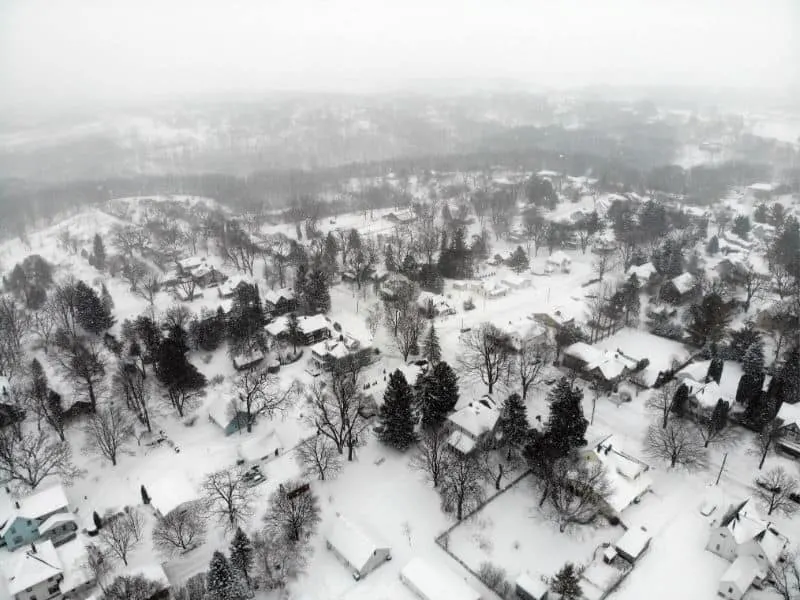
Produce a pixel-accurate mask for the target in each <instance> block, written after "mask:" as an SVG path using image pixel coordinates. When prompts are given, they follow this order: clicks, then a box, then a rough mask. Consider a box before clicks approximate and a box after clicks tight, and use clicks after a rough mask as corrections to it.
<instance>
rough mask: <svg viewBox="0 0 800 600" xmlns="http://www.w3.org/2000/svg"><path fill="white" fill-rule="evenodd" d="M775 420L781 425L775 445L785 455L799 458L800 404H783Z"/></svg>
mask: <svg viewBox="0 0 800 600" xmlns="http://www.w3.org/2000/svg"><path fill="white" fill-rule="evenodd" d="M777 419H778V420H779V421H780V423H781V425H780V437H779V438H778V440H777V442H776V445H777V446H778V447H779V448H780V449H781V450H783V451H784V452H786V453H787V454H790V455H792V456H794V457H795V458H800V404H789V403H787V402H784V403H783V404H781V407H780V409H778V415H777Z"/></svg>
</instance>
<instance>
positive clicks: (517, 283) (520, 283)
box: [500, 275, 531, 287]
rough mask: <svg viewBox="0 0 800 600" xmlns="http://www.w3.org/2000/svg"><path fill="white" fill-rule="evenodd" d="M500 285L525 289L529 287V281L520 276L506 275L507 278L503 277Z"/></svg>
mask: <svg viewBox="0 0 800 600" xmlns="http://www.w3.org/2000/svg"><path fill="white" fill-rule="evenodd" d="M500 283H502V284H505V285H507V286H509V287H526V286H528V285H530V283H531V280H530V279H528V278H527V277H522V276H520V275H508V276H507V277H503V279H501V280H500Z"/></svg>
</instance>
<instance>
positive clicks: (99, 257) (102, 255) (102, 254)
mask: <svg viewBox="0 0 800 600" xmlns="http://www.w3.org/2000/svg"><path fill="white" fill-rule="evenodd" d="M92 246H93V251H92V252H93V254H94V265H95V266H96V267H97V268H98V269H99V270H101V271H102V270H103V269H105V268H106V247H105V246H104V245H103V238H101V237H100V234H99V233H95V234H94V243H93V244H92Z"/></svg>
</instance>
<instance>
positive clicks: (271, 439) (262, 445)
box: [238, 429, 283, 462]
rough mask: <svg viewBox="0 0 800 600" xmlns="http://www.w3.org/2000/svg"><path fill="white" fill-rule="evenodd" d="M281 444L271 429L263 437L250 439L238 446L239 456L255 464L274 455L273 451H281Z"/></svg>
mask: <svg viewBox="0 0 800 600" xmlns="http://www.w3.org/2000/svg"><path fill="white" fill-rule="evenodd" d="M282 448H283V442H282V441H281V438H280V436H279V435H278V434H277V432H276V431H275V430H274V429H272V430H270V431H269V432H268V433H266V434H265V435H262V436H259V437H251V438H248V439H246V440H245V441H243V442H242V443H241V444H239V448H238V452H239V456H240V457H241V458H243V459H244V460H246V461H249V462H255V461H257V460H261V459H262V458H264V457H265V456H268V455H272V454H275V450H281V449H282Z"/></svg>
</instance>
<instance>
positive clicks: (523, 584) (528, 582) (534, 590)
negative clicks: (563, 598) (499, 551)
mask: <svg viewBox="0 0 800 600" xmlns="http://www.w3.org/2000/svg"><path fill="white" fill-rule="evenodd" d="M514 585H516V586H517V587H518V588H519V589H521V590H522V591H523V592H525V593H527V594H528V595H529V596H530V597H531V598H534V599H535V600H540V599H541V598H544V595H545V594H546V593H547V584H545V583H544V582H543V581H542V580H540V579H534V578H533V577H531V576H530V575H528V574H527V573H523V574H522V575H520V576H519V577H517V579H516V581H515V582H514Z"/></svg>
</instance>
